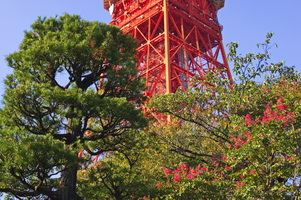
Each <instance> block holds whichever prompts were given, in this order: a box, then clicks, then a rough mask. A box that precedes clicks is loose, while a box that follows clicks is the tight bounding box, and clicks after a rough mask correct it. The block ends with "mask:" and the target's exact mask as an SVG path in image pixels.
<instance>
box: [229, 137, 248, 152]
mask: <svg viewBox="0 0 301 200" xmlns="http://www.w3.org/2000/svg"><path fill="white" fill-rule="evenodd" d="M230 141H232V143H234V144H233V147H234V148H235V149H237V148H238V147H240V146H243V145H244V144H246V143H247V142H248V141H244V140H243V139H242V138H241V136H237V137H236V136H235V135H231V136H230ZM231 146H232V145H231V144H230V145H229V147H231Z"/></svg>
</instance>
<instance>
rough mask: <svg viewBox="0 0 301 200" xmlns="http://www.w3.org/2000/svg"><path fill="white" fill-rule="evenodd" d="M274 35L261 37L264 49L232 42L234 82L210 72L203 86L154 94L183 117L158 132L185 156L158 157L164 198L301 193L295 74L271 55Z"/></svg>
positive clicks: (158, 106) (157, 103)
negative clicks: (246, 49)
mask: <svg viewBox="0 0 301 200" xmlns="http://www.w3.org/2000/svg"><path fill="white" fill-rule="evenodd" d="M272 35H273V34H272V33H269V34H268V35H267V39H266V41H265V42H264V43H262V44H259V45H258V47H260V48H262V50H263V52H262V53H250V54H247V55H245V56H241V55H237V47H238V45H237V43H232V44H231V45H230V46H229V47H230V53H229V59H230V61H233V63H234V69H233V71H234V73H235V75H236V77H237V80H236V81H235V84H233V85H231V87H230V84H229V82H228V81H227V80H220V79H219V77H218V76H216V75H215V74H207V78H206V80H204V81H202V80H201V81H200V80H196V85H202V86H203V87H201V88H198V87H196V88H193V89H192V90H190V91H188V92H186V93H182V92H180V91H179V92H177V93H175V94H169V95H164V96H158V97H156V98H154V99H152V103H151V104H150V106H151V107H153V108H154V109H155V110H156V111H159V112H163V113H165V114H169V115H172V116H173V118H174V120H175V121H177V120H179V121H181V126H174V125H171V126H166V127H162V129H163V130H162V131H159V133H158V137H159V138H160V140H161V141H162V142H164V143H166V144H169V147H170V150H171V151H173V152H177V153H178V154H179V155H182V156H183V157H182V158H179V157H172V156H167V157H166V160H174V161H173V163H176V161H178V164H177V165H174V164H172V162H170V161H168V162H167V161H166V162H164V163H162V167H163V169H162V170H161V174H163V175H164V176H165V178H164V179H161V180H160V179H158V189H159V190H160V192H161V193H165V195H163V196H164V198H167V199H229V198H238V199H262V198H265V199H291V198H294V199H298V198H299V196H300V188H299V187H300V182H299V181H300V175H301V174H300V169H299V168H300V165H299V164H300V158H301V157H300V154H299V148H300V147H299V146H300V145H299V144H300V119H299V118H300V116H301V115H300V100H301V97H300V93H299V92H298V91H300V75H299V74H298V73H296V72H295V71H294V69H293V67H286V66H284V62H279V63H269V58H270V53H269V49H270V48H271V47H272V46H273V44H271V37H272ZM166 133H167V134H166ZM169 133H171V134H169ZM175 160H176V161H175ZM158 177H161V176H158Z"/></svg>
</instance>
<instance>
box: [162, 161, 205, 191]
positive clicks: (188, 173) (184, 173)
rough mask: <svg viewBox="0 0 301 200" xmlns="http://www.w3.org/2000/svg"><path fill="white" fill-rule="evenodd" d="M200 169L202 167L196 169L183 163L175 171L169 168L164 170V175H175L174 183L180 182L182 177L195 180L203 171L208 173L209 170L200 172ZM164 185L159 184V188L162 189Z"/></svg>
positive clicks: (203, 169)
mask: <svg viewBox="0 0 301 200" xmlns="http://www.w3.org/2000/svg"><path fill="white" fill-rule="evenodd" d="M200 168H201V167H200V166H197V167H195V168H192V167H188V166H187V164H186V163H183V164H182V165H180V166H179V167H178V168H177V169H176V170H174V171H171V170H169V169H167V168H165V169H162V171H163V172H164V174H165V175H166V176H168V175H171V174H172V175H173V181H174V182H179V181H180V179H181V178H182V177H185V178H187V179H193V178H194V177H195V176H197V175H199V174H201V171H206V170H207V168H204V167H203V168H202V169H201V170H200ZM162 185H163V184H161V183H157V186H158V187H160V186H162Z"/></svg>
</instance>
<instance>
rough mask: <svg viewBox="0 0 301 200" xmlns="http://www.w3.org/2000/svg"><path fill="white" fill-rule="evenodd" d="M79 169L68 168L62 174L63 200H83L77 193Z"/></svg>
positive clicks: (61, 194)
mask: <svg viewBox="0 0 301 200" xmlns="http://www.w3.org/2000/svg"><path fill="white" fill-rule="evenodd" d="M76 181H77V167H74V166H73V167H70V168H67V169H66V170H65V171H63V172H62V174H61V180H60V189H61V193H60V196H61V200H82V198H81V197H80V196H78V194H77V193H76Z"/></svg>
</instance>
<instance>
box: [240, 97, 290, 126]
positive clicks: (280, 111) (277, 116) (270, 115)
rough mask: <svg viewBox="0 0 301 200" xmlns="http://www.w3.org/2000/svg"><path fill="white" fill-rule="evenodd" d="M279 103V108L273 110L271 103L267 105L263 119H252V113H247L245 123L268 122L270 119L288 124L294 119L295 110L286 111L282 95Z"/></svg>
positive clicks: (250, 124)
mask: <svg viewBox="0 0 301 200" xmlns="http://www.w3.org/2000/svg"><path fill="white" fill-rule="evenodd" d="M278 103H279V104H277V105H275V106H276V108H277V110H276V111H273V110H272V109H271V107H270V106H269V105H267V106H266V110H265V111H264V114H263V117H262V119H260V118H259V119H257V120H252V119H251V115H250V114H247V115H246V117H245V124H246V125H248V126H252V125H257V124H258V123H262V124H265V123H268V122H270V121H274V122H284V127H286V126H287V125H288V123H289V122H291V121H293V120H294V119H295V118H294V116H293V115H294V114H295V112H289V113H287V112H286V109H287V106H285V105H284V100H283V98H282V97H279V98H278Z"/></svg>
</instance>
